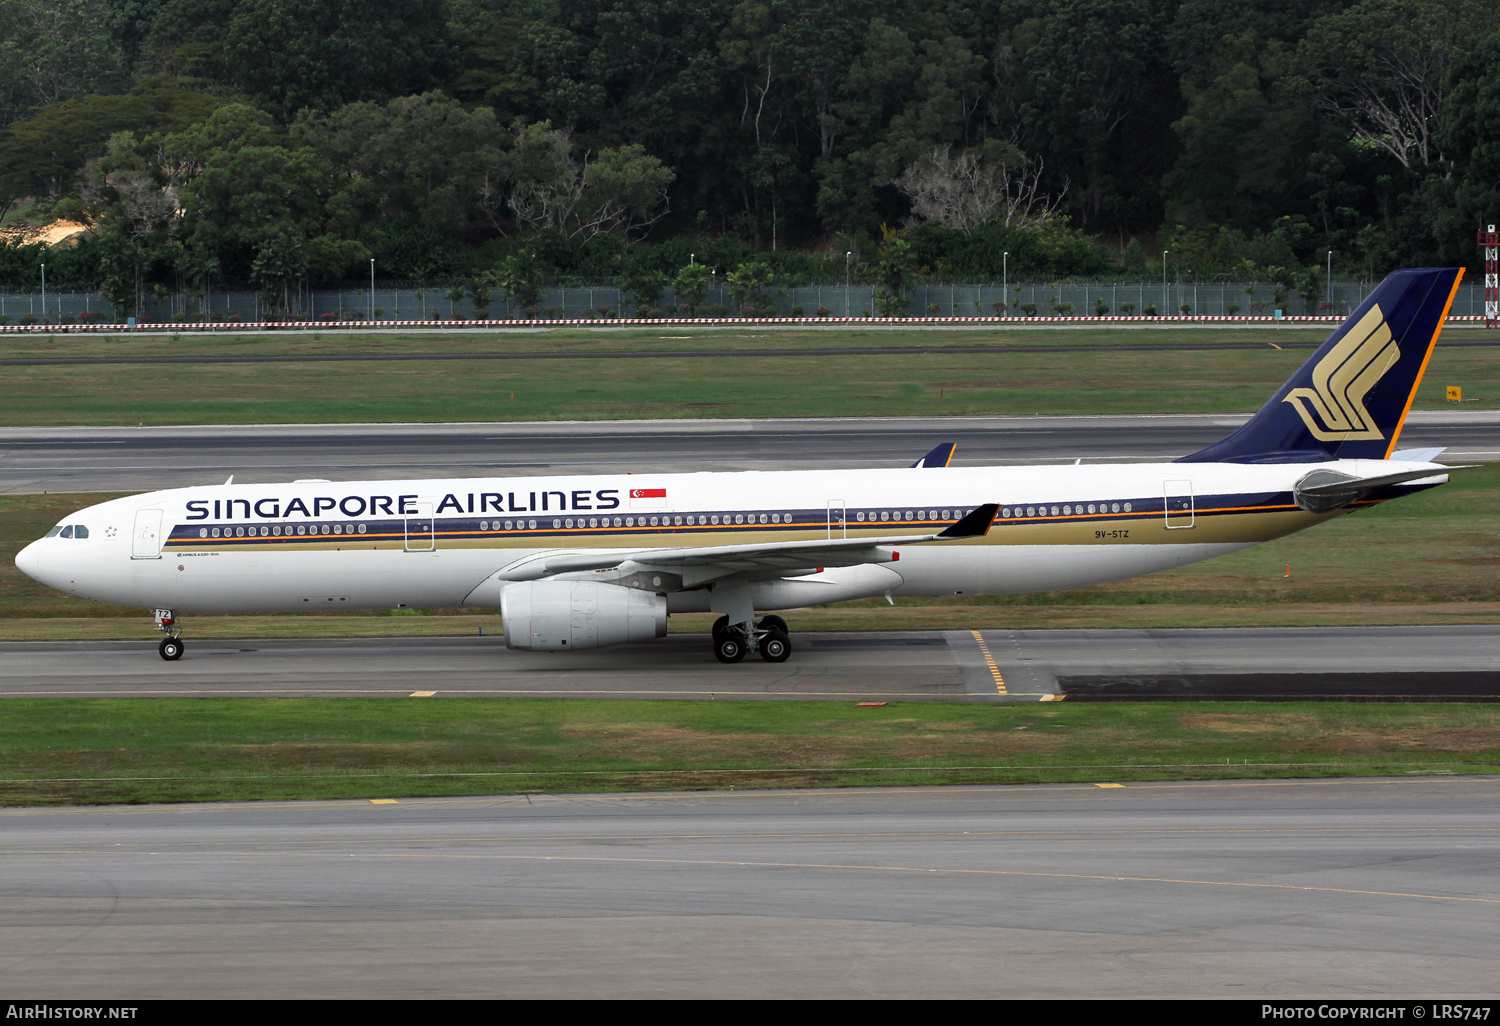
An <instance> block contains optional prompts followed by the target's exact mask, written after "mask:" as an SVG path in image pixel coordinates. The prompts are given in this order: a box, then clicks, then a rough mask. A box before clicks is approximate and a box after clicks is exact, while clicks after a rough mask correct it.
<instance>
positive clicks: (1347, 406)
mask: <svg viewBox="0 0 1500 1026" xmlns="http://www.w3.org/2000/svg"><path fill="white" fill-rule="evenodd" d="M1400 359H1401V349H1400V348H1399V347H1398V346H1397V345H1396V340H1395V339H1394V338H1393V337H1391V329H1390V328H1388V327H1386V324H1385V314H1383V313H1381V312H1380V307H1379V306H1378V305H1377V306H1372V307H1371V308H1370V312H1369V313H1367V314H1365V315H1364V316H1363V317H1361V318H1360V319H1359V322H1358V323H1357V324H1355V325H1354V327H1352V328H1350V329H1349V332H1348V334H1346V335H1345V336H1344V338H1343V340H1342V341H1340V342H1339V344H1338V345H1336V346H1334V347H1333V349H1332V350H1330V351H1329V353H1328V355H1327V356H1325V357H1323V359H1321V360H1319V361H1318V365H1317V366H1316V367H1315V368H1313V374H1312V378H1313V385H1314V386H1315V387H1314V388H1294V389H1292V391H1291V393H1290V394H1289V395H1288V396H1287V397H1286V398H1285V399H1283V400H1282V402H1284V403H1291V404H1292V408H1293V409H1295V410H1296V411H1297V413H1298V415H1299V416H1301V417H1302V422H1303V423H1304V424H1306V425H1307V430H1309V431H1311V432H1312V434H1313V437H1314V438H1316V439H1318V440H1319V441H1323V442H1347V441H1353V440H1355V439H1363V438H1384V437H1385V435H1383V434H1382V433H1381V431H1380V429H1379V428H1377V427H1376V426H1375V424H1374V422H1373V420H1372V419H1371V417H1370V414H1369V411H1367V410H1366V409H1365V396H1366V394H1368V393H1369V391H1370V389H1372V388H1374V387H1375V383H1376V382H1377V381H1379V380H1380V379H1381V378H1382V377H1384V376H1385V372H1386V371H1388V370H1390V369H1391V368H1392V367H1394V366H1395V365H1396V361H1397V360H1400Z"/></svg>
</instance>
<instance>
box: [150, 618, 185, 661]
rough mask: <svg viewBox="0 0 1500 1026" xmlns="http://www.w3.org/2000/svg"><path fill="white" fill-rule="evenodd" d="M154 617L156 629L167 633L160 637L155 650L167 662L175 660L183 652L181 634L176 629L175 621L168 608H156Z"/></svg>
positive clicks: (180, 656) (179, 657)
mask: <svg viewBox="0 0 1500 1026" xmlns="http://www.w3.org/2000/svg"><path fill="white" fill-rule="evenodd" d="M155 619H156V629H157V630H159V631H163V632H165V633H166V635H167V636H166V637H165V638H162V639H161V644H160V645H157V646H156V650H157V651H158V652H160V653H161V657H162V658H163V659H165V660H166V661H167V662H169V663H173V662H176V661H177V660H179V659H181V658H182V652H183V644H182V636H181V632H179V631H178V630H177V621H176V619H174V618H173V616H172V611H171V610H170V609H158V610H157V611H156V613H155Z"/></svg>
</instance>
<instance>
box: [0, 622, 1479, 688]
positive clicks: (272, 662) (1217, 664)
mask: <svg viewBox="0 0 1500 1026" xmlns="http://www.w3.org/2000/svg"><path fill="white" fill-rule="evenodd" d="M496 621H497V622H496V627H495V628H494V629H495V631H496V632H498V630H499V626H498V618H496ZM186 627H187V631H188V633H187V654H186V655H185V656H184V657H183V659H182V660H181V661H180V662H175V663H166V662H163V661H162V660H161V659H160V658H158V656H157V654H156V644H155V640H154V639H153V638H152V637H151V636H150V634H149V632H147V631H145V630H143V631H142V640H141V641H139V642H119V641H112V642H8V643H4V644H0V698H37V697H59V698H61V697H73V698H124V697H137V698H161V697H194V696H197V697H201V696H218V697H365V698H373V697H431V696H434V695H441V696H444V697H456V696H463V695H470V696H489V697H523V696H524V697H536V698H543V697H545V698H596V699H597V698H616V699H689V700H703V701H713V700H728V699H739V700H764V699H783V700H810V701H845V702H860V701H945V702H1017V701H1019V702H1037V701H1058V700H1067V701H1098V700H1112V699H1121V698H1123V699H1130V700H1151V699H1164V700H1176V699H1183V698H1191V699H1214V698H1231V699H1256V700H1288V699H1340V700H1362V699H1382V700H1388V701H1389V700H1418V701H1497V700H1500V627H1496V626H1459V627H1323V628H1223V629H1211V630H1055V631H1049V630H1031V631H1005V630H991V631H978V632H976V631H925V632H924V631H892V632H863V633H859V632H850V633H837V634H834V633H825V634H819V633H805V634H803V633H794V635H793V639H792V644H793V653H792V658H791V659H790V660H789V661H788V662H786V663H781V664H771V663H765V662H762V661H760V660H759V659H756V658H755V657H754V656H752V657H750V658H748V659H746V660H745V661H744V662H743V663H739V664H736V665H729V666H726V665H723V664H720V663H718V662H717V661H715V659H714V658H713V655H712V653H711V652H710V651H709V645H708V642H707V638H706V636H698V635H692V634H673V635H670V636H668V637H667V638H664V639H660V640H657V641H654V642H649V643H646V644H640V645H630V646H621V647H617V648H609V649H602V650H597V651H592V652H580V653H567V654H553V653H531V652H512V651H508V650H506V648H505V647H504V641H503V639H502V638H500V637H498V636H496V637H491V636H489V635H486V636H484V637H478V636H475V637H466V638H409V639H332V640H279V641H266V640H246V641H222V640H201V641H200V640H195V639H193V637H192V623H191V620H188V621H186ZM987 656H988V657H990V658H992V659H993V660H994V664H995V668H994V669H991V668H990V665H989V659H987V658H986V657H987Z"/></svg>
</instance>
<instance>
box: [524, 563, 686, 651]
mask: <svg viewBox="0 0 1500 1026" xmlns="http://www.w3.org/2000/svg"><path fill="white" fill-rule="evenodd" d="M500 616H501V619H502V620H503V622H504V624H505V646H506V647H507V648H516V649H520V650H522V651H524V652H569V651H572V650H574V649H583V648H602V647H603V646H605V645H623V644H625V643H626V642H630V641H647V640H649V639H651V638H661V637H665V636H666V633H667V599H666V596H664V595H657V594H654V593H652V592H647V591H638V590H636V589H634V588H622V587H620V586H619V585H616V584H595V583H593V582H590V581H524V582H522V583H519V584H509V585H506V586H505V588H503V589H502V590H501V592H500Z"/></svg>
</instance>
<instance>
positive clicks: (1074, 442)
mask: <svg viewBox="0 0 1500 1026" xmlns="http://www.w3.org/2000/svg"><path fill="white" fill-rule="evenodd" d="M1245 419H1246V418H1245V417H1244V416H1237V415H1222V416H1197V415H1194V416H1159V417H1158V416H1128V417H934V418H923V417H889V418H843V419H826V420H817V419H808V420H727V421H724V420H711V421H681V420H673V421H598V422H549V423H519V424H516V423H493V424H354V425H295V424H294V425H269V426H267V425H249V426H207V427H205V426H195V427H150V428H146V427H142V428H124V427H115V428H3V429H0V493H27V492H43V491H46V492H55V491H67V492H100V491H149V490H154V489H158V488H175V487H182V486H187V485H194V484H204V483H215V484H217V483H220V482H222V481H224V480H225V479H226V478H227V477H229V476H230V475H231V474H233V475H234V477H235V480H236V481H238V482H241V483H244V482H280V481H291V480H295V479H297V478H327V479H329V480H335V481H337V480H345V481H347V480H355V479H369V478H382V479H411V478H425V477H449V476H451V477H467V476H488V475H497V474H506V475H511V474H515V475H547V474H583V473H598V472H606V471H609V472H615V471H622V470H628V471H635V472H641V473H644V472H658V473H660V472H690V471H699V470H785V469H803V470H815V469H829V468H837V467H855V468H858V467H902V466H907V465H909V464H910V463H912V462H913V461H915V460H916V459H918V458H919V457H921V456H922V455H923V454H924V453H926V452H927V451H928V450H929V449H931V448H932V447H933V446H935V445H937V444H938V443H940V442H956V443H957V444H958V451H957V454H956V455H955V458H954V465H955V466H978V465H990V464H999V465H1005V464H1015V465H1021V464H1035V463H1070V462H1073V461H1074V460H1079V459H1081V460H1083V461H1084V462H1086V463H1088V462H1121V461H1127V462H1140V461H1154V460H1172V459H1176V458H1177V457H1179V456H1183V455H1186V454H1187V453H1190V452H1194V451H1196V450H1198V449H1200V448H1202V447H1204V446H1205V445H1208V444H1210V443H1212V442H1215V441H1217V440H1218V439H1220V438H1222V437H1224V435H1226V434H1228V433H1229V432H1230V431H1232V430H1234V429H1235V428H1236V427H1238V426H1239V425H1240V424H1242V423H1243V422H1244V421H1245ZM1401 446H1402V447H1403V448H1422V447H1427V446H1448V447H1449V451H1448V452H1447V453H1446V454H1444V457H1443V458H1444V460H1446V461H1450V462H1465V463H1468V462H1482V461H1488V460H1495V459H1500V411H1445V410H1440V411H1418V412H1414V413H1412V414H1411V416H1410V417H1409V418H1408V421H1407V424H1406V428H1405V430H1404V431H1403V433H1402V436H1401Z"/></svg>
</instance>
